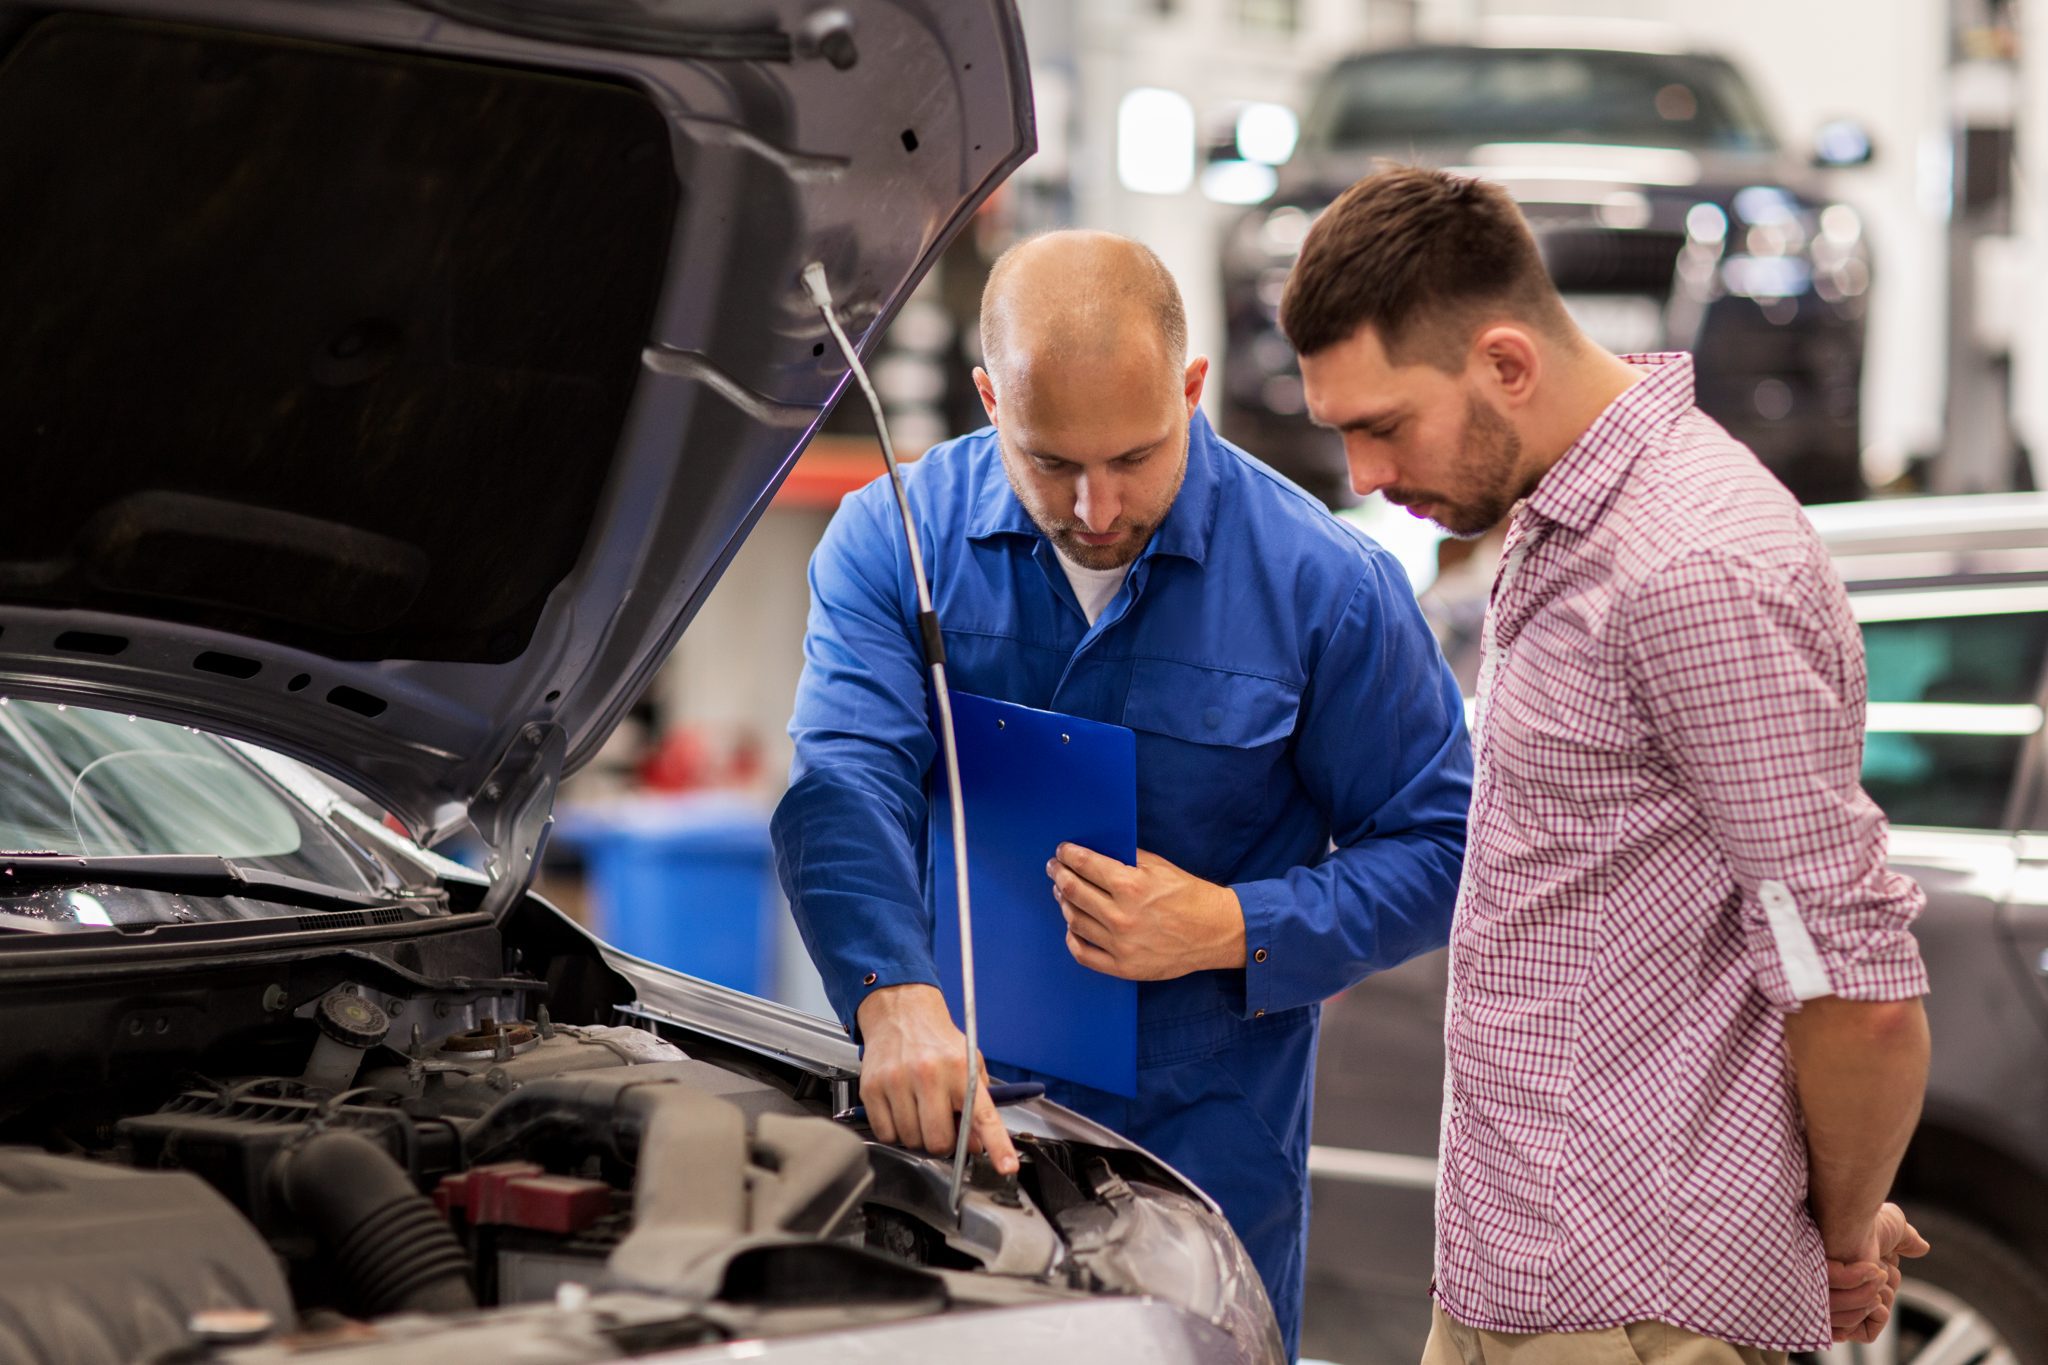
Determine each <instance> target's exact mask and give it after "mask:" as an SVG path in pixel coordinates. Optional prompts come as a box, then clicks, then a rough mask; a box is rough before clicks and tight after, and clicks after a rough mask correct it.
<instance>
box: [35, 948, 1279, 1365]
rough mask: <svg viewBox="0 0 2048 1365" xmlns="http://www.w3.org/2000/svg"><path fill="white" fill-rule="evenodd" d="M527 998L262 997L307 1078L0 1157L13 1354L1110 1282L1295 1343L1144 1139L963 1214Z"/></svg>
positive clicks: (517, 987)
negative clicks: (1265, 1312)
mask: <svg viewBox="0 0 2048 1365" xmlns="http://www.w3.org/2000/svg"><path fill="white" fill-rule="evenodd" d="M524 987H525V983H521V982H518V981H516V980H499V981H497V982H495V983H492V985H491V986H490V987H489V988H487V989H475V988H471V989H468V990H465V991H450V990H446V989H436V990H420V991H418V992H417V993H415V994H403V993H392V992H391V991H390V990H389V989H388V987H377V986H373V985H371V984H370V983H369V981H368V980H367V979H366V980H361V981H355V980H348V981H341V982H339V983H338V984H333V985H331V986H329V987H326V988H324V989H322V990H321V991H320V993H319V994H318V995H317V996H315V997H314V998H311V999H307V1000H304V1001H290V1000H280V999H277V998H275V996H274V995H273V997H272V998H271V999H269V1000H268V1001H267V1004H268V1005H269V1006H270V1008H271V1010H272V1013H273V1015H274V1016H276V1017H278V1018H279V1021H280V1023H281V1024H283V1025H284V1027H285V1030H286V1032H287V1033H288V1035H289V1037H290V1038H291V1039H292V1042H291V1043H290V1045H289V1046H282V1045H280V1044H279V1043H278V1042H277V1041H276V1040H275V1039H269V1040H266V1041H265V1042H264V1043H263V1044H262V1045H261V1046H260V1047H256V1048H254V1049H253V1050H252V1048H251V1047H249V1046H246V1045H245V1046H244V1047H243V1048H242V1050H241V1051H240V1052H239V1053H237V1054H233V1055H238V1056H241V1057H244V1058H246V1057H248V1056H251V1055H260V1056H263V1057H265V1058H266V1059H271V1060H275V1059H277V1058H279V1057H280V1056H284V1055H292V1056H302V1057H303V1066H302V1068H301V1069H300V1070H298V1071H297V1072H296V1074H289V1075H285V1074H239V1073H236V1074H230V1075H227V1076H220V1077H213V1076H208V1075H206V1074H203V1073H200V1072H196V1071H195V1072H192V1073H190V1074H184V1075H179V1076H176V1077H166V1076H159V1077H157V1078H156V1079H155V1083H154V1085H153V1086H152V1085H151V1084H146V1083H145V1084H142V1085H139V1086H138V1085H134V1084H131V1085H129V1086H128V1087H126V1088H125V1089H124V1091H123V1092H122V1093H125V1094H130V1095H139V1094H146V1093H151V1092H152V1090H153V1091H154V1093H155V1097H156V1098H157V1100H158V1102H157V1103H156V1104H155V1105H154V1107H152V1108H149V1109H147V1111H145V1112H128V1113H119V1114H103V1115H99V1116H96V1117H93V1118H90V1119H87V1118H83V1117H76V1116H74V1117H72V1118H70V1119H68V1120H67V1121H65V1122H63V1123H59V1124H57V1125H55V1127H54V1128H53V1129H52V1131H51V1132H50V1133H49V1134H48V1135H47V1136H46V1139H45V1143H44V1149H43V1150H37V1149H33V1148H30V1147H27V1146H0V1201H4V1203H0V1208H4V1209H6V1211H7V1212H6V1217H7V1227H8V1231H9V1233H10V1236H9V1237H8V1239H7V1245H6V1248H5V1250H4V1251H0V1361H7V1362H15V1361H21V1362H37V1363H41V1362H60V1361H61V1362H64V1363H65V1365H99V1363H100V1362H105V1363H106V1365H119V1363H122V1362H132V1361H166V1362H168V1361H172V1360H176V1361H180V1362H201V1361H221V1362H228V1361H234V1362H244V1363H245V1365H254V1362H283V1361H288V1360H296V1359H298V1358H299V1357H301V1356H311V1355H312V1354H313V1353H316V1352H317V1353H318V1359H319V1360H320V1361H321V1362H323V1365H339V1363H343V1362H358V1361H360V1362H363V1363H364V1365H371V1363H372V1362H377V1363H380V1365H397V1363H398V1362H414V1361H421V1362H423V1361H427V1360H429V1359H432V1360H434V1361H436V1362H437V1363H438V1362H444V1361H446V1360H449V1359H482V1358H487V1356H489V1355H491V1354H495V1353H499V1352H504V1353H506V1355H507V1358H510V1356H511V1355H512V1354H516V1355H517V1358H518V1359H520V1360H521V1361H526V1362H563V1363H564V1365H569V1363H570V1362H585V1361H602V1360H615V1359H620V1358H626V1357H632V1356H637V1355H644V1354H648V1353H651V1352H657V1351H673V1350H677V1349H685V1348H688V1347H692V1346H704V1345H714V1344H716V1343H720V1342H728V1341H734V1340H740V1339H749V1338H771V1337H777V1336H787V1335H796V1334H802V1333H804V1332H816V1331H819V1330H822V1329H824V1328H826V1327H830V1328H832V1329H834V1330H841V1329H844V1328H846V1327H849V1326H868V1325H875V1324H887V1323H891V1322H898V1321H904V1320H909V1319H915V1318H920V1317H928V1316H931V1315H934V1314H939V1313H943V1312H946V1311H950V1310H954V1309H961V1308H974V1307H993V1306H1017V1305H1029V1304H1032V1303H1041V1302H1042V1303H1047V1304H1057V1303H1060V1302H1066V1303H1070V1304H1071V1303H1073V1302H1075V1301H1076V1300H1079V1299H1083V1298H1086V1297H1089V1296H1099V1295H1101V1294H1103V1293H1115V1294H1149V1295H1154V1296H1158V1297H1164V1298H1167V1299H1169V1300H1179V1299H1185V1300H1186V1306H1187V1307H1189V1308H1190V1309H1191V1310H1192V1311H1194V1312H1195V1313H1196V1314H1197V1315H1198V1316H1200V1317H1203V1318H1206V1319H1208V1320H1209V1321H1210V1322H1212V1323H1213V1324H1214V1325H1215V1326H1216V1327H1218V1328H1219V1329H1221V1330H1222V1331H1223V1332H1225V1333H1229V1334H1231V1335H1233V1336H1238V1337H1240V1338H1241V1342H1240V1349H1241V1354H1242V1355H1243V1358H1244V1359H1247V1360H1260V1359H1266V1358H1269V1352H1270V1350H1271V1349H1277V1339H1275V1340H1273V1341H1271V1342H1268V1341H1266V1340H1265V1337H1266V1336H1267V1335H1269V1334H1270V1318H1268V1319H1267V1320H1266V1326H1265V1329H1264V1330H1263V1331H1262V1330H1261V1325H1260V1324H1259V1322H1258V1321H1257V1319H1256V1317H1255V1316H1247V1315H1245V1314H1244V1313H1243V1312H1242V1309H1241V1305H1242V1304H1244V1303H1245V1302H1246V1301H1247V1294H1246V1287H1245V1284H1244V1280H1245V1278H1246V1276H1248V1275H1249V1274H1250V1271H1249V1266H1248V1263H1243V1262H1241V1261H1239V1262H1236V1263H1232V1262H1230V1261H1229V1258H1227V1257H1225V1256H1222V1255H1219V1254H1218V1252H1217V1251H1216V1249H1215V1248H1216V1246H1218V1245H1226V1246H1228V1247H1230V1248H1236V1245H1237V1244H1236V1242H1235V1241H1234V1239H1230V1238H1228V1237H1224V1238H1222V1239H1220V1242H1219V1240H1218V1239H1217V1238H1215V1237H1214V1236H1213V1235H1210V1234H1211V1233H1212V1232H1213V1230H1214V1228H1215V1226H1216V1225H1218V1224H1219V1223H1220V1220H1219V1219H1218V1217H1217V1215H1216V1214H1215V1212H1214V1210H1213V1209H1211V1208H1209V1207H1208V1206H1206V1205H1204V1204H1202V1203H1201V1202H1200V1201H1198V1200H1196V1199H1193V1198H1189V1197H1188V1196H1187V1195H1185V1194H1183V1193H1180V1192H1178V1191H1177V1190H1175V1189H1172V1188H1169V1183H1170V1180H1171V1178H1170V1176H1168V1175H1167V1174H1166V1173H1164V1172H1162V1171H1159V1170H1158V1169H1157V1168H1150V1167H1148V1163H1147V1159H1145V1158H1143V1157H1142V1154H1135V1153H1130V1152H1121V1153H1119V1152H1111V1151H1105V1150H1102V1149H1098V1148H1094V1147H1090V1146H1088V1145H1085V1144H1082V1143H1076V1142H1067V1141H1061V1140H1055V1139H1047V1138H1044V1137H1033V1136H1030V1135H1020V1137H1019V1144H1020V1150H1021V1152H1022V1154H1023V1158H1024V1169H1023V1171H1022V1172H1021V1174H1020V1175H1018V1176H1013V1177H1007V1178H1005V1177H1001V1176H999V1175H997V1174H996V1172H995V1171H994V1170H993V1168H992V1167H990V1166H989V1165H988V1164H987V1163H986V1162H982V1161H978V1160H977V1161H976V1162H975V1163H974V1164H973V1167H972V1169H971V1172H970V1180H969V1185H968V1188H967V1190H966V1192H965V1195H964V1199H963V1203H962V1206H961V1207H960V1209H959V1210H958V1211H957V1212H955V1211H954V1209H953V1208H952V1201H951V1192H950V1189H949V1179H948V1177H949V1174H950V1170H949V1166H948V1164H947V1163H945V1162H943V1161H941V1160H937V1159H933V1158H929V1157H926V1156H924V1155H922V1154H919V1153H913V1152H909V1151H905V1150H903V1149H900V1148H895V1147H891V1146H886V1145H883V1144H879V1143H876V1142H873V1141H872V1140H870V1139H868V1138H867V1137H866V1135H865V1133H864V1132H863V1131H862V1130H859V1129H856V1128H854V1127H852V1126H849V1125H848V1124H846V1123H843V1122H838V1121H835V1120H834V1119H833V1118H832V1117H830V1112H831V1107H832V1106H831V1104H830V1097H829V1096H828V1095H824V1094H821V1093H817V1092H816V1091H815V1090H813V1089H811V1088H807V1087H806V1086H803V1085H790V1084H788V1083H787V1082H786V1078H784V1077H779V1076H777V1075H775V1074H774V1073H773V1072H772V1069H770V1068H765V1067H763V1068H756V1070H758V1071H759V1072H760V1074H749V1069H748V1068H746V1067H744V1066H736V1065H735V1064H734V1062H733V1059H732V1058H731V1057H729V1056H728V1057H721V1058H720V1059H719V1060H718V1061H715V1062H714V1061H712V1060H706V1059H704V1058H702V1057H698V1056H693V1055H691V1053H690V1052H689V1051H686V1050H685V1048H684V1047H682V1046H679V1045H678V1043H677V1042H676V1041H672V1040H671V1038H670V1037H665V1036H662V1033H661V1032H658V1031H655V1030H654V1027H653V1025H652V1024H650V1023H648V1021H646V1020H644V1019H642V1020H636V1021H632V1022H628V1021H627V1020H628V1017H629V1016H626V1015H621V1016H620V1021H619V1022H612V1023H603V1024H580V1025H579V1024H565V1023H556V1022H554V1021H553V1020H551V1019H550V1017H549V1013H548V1011H547V1009H546V1008H545V1006H542V1005H537V1004H531V1005H530V1002H531V1001H534V1000H537V999H538V998H540V997H541V996H542V995H543V994H544V993H545V989H546V988H545V984H544V983H542V982H539V981H537V980H536V981H533V982H532V983H531V987H530V988H524ZM129 1017H130V1018H131V1019H132V1020H133V1021H134V1023H136V1024H139V1025H140V1032H141V1035H142V1036H143V1037H145V1038H146V1037H147V1036H148V1033H149V1031H150V1030H151V1029H154V1028H155V1027H157V1025H156V1024H155V1023H154V1022H153V1021H152V1020H150V1019H149V1018H148V1017H147V1015H146V1013H144V1014H139V1015H131V1016H129ZM287 1020H288V1023H287V1022H286V1021H287ZM131 1026H132V1025H131ZM224 1055H227V1054H224ZM842 1098H843V1096H842ZM19 1134H20V1122H19V1120H18V1119H17V1121H16V1122H15V1123H12V1124H10V1125H9V1126H8V1128H7V1130H6V1138H7V1140H8V1141H20V1136H19ZM1255 1285H1256V1281H1255V1279H1254V1280H1253V1287H1255ZM1256 1302H1257V1303H1258V1304H1259V1305H1260V1307H1263V1299H1262V1298H1258V1299H1256ZM1233 1305H1236V1306H1237V1307H1233ZM1198 1325H1199V1324H1198ZM515 1344H516V1351H515V1350H514V1346H515Z"/></svg>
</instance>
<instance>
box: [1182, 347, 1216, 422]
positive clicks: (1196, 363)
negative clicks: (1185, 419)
mask: <svg viewBox="0 0 2048 1365" xmlns="http://www.w3.org/2000/svg"><path fill="white" fill-rule="evenodd" d="M1208 382H1209V357H1207V356H1205V355H1198V356H1196V357H1195V358H1194V359H1193V360H1190V361H1189V362H1188V367H1187V369H1186V370H1185V371H1183V372H1182V374H1181V396H1182V397H1184V398H1186V399H1187V400H1188V416H1189V417H1190V418H1193V417H1194V415H1195V409H1196V408H1198V407H1200V406H1201V405H1202V386H1203V385H1204V384H1206V383H1208Z"/></svg>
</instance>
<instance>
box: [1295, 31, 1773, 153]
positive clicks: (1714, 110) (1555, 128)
mask: <svg viewBox="0 0 2048 1365" xmlns="http://www.w3.org/2000/svg"><path fill="white" fill-rule="evenodd" d="M1306 131H1307V137H1308V138H1309V139H1310V140H1311V141H1313V142H1314V143H1316V144H1317V145H1319V146H1321V147H1323V148H1325V149H1332V150H1346V149H1362V148H1388V147H1398V146H1404V145H1411V144H1415V143H1457V144H1460V145H1468V146H1469V145H1477V144H1480V143H1487V142H1592V143H1613V144H1619V145H1624V146H1644V147H1676V148H1684V149H1687V150H1694V151H1729V152H1770V151H1773V150H1775V149H1776V146H1777V142H1776V139H1775V138H1773V136H1772V135H1771V130H1770V126H1769V123H1768V121H1767V120H1766V118H1765V117H1764V114H1763V111H1762V109H1761V108H1759V107H1758V104H1757V101H1756V97H1755V95H1753V94H1752V93H1751V92H1750V90H1749V88H1748V87H1747V86H1746V85H1744V84H1743V81H1742V78H1741V77H1740V76H1739V75H1737V74H1736V72H1735V69H1734V68H1733V67H1731V66H1729V65H1728V64H1727V63H1726V62H1722V61H1718V60H1716V59H1713V58H1709V57H1683V56H1661V55H1655V54H1650V53H1642V52H1597V51H1586V52H1580V51H1571V50H1529V49H1500V50H1494V49H1486V48H1446V49H1443V50H1424V51H1415V52H1389V53H1381V54H1377V55H1373V56H1367V57H1360V58H1357V59H1355V60H1353V61H1349V62H1345V63H1343V64H1341V65H1339V66H1338V67H1337V68H1336V69H1335V70H1333V71H1332V72H1331V73H1330V76H1329V78H1328V79H1327V80H1326V81H1325V83H1324V86H1323V89H1322V91H1321V92H1320V94H1319V95H1318V96H1317V99H1316V106H1315V109H1314V110H1313V111H1312V112H1311V114H1310V118H1309V127H1308V129H1307V130H1306Z"/></svg>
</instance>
